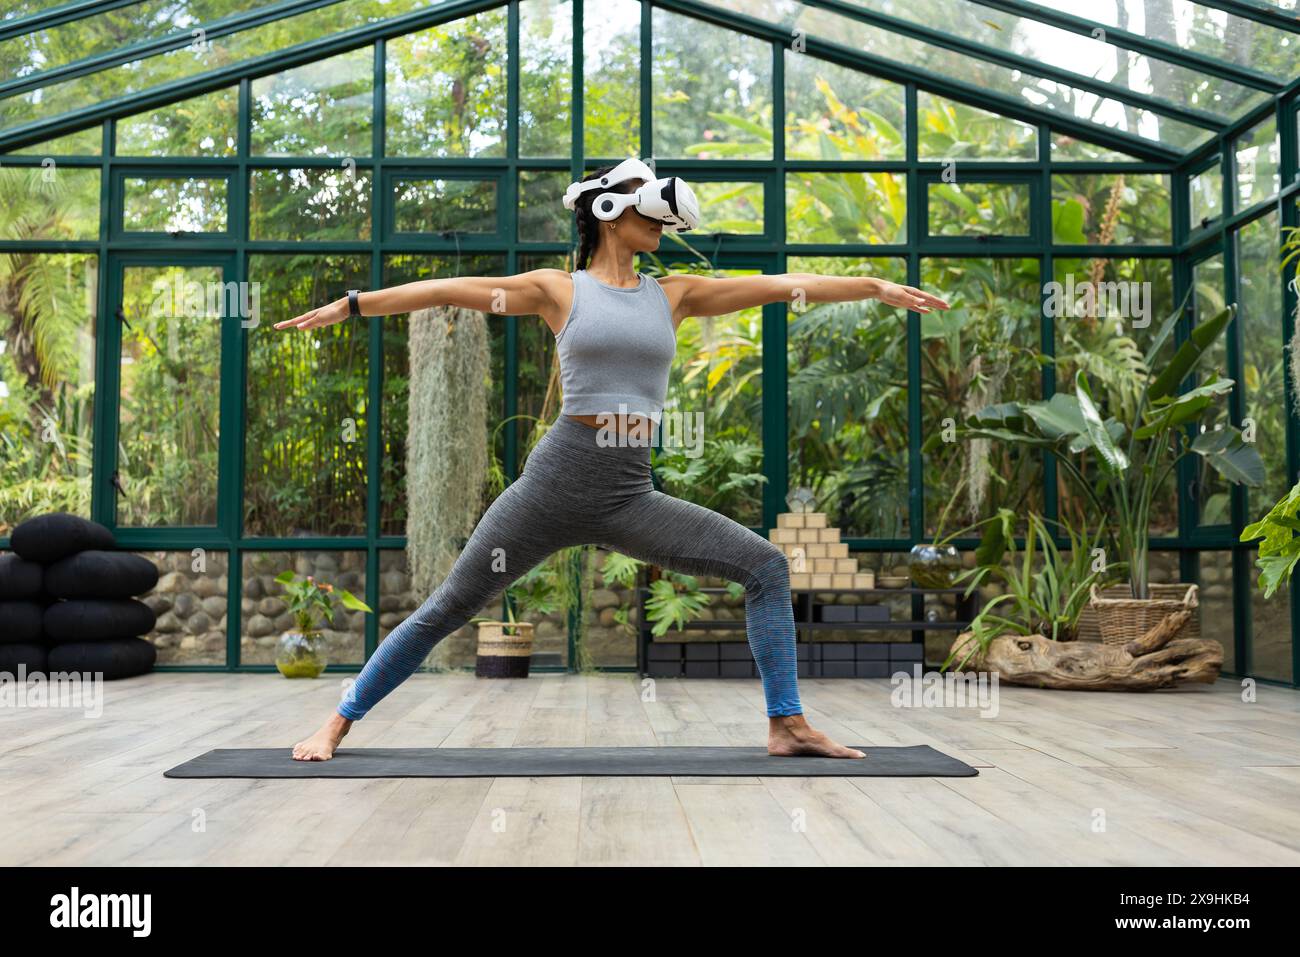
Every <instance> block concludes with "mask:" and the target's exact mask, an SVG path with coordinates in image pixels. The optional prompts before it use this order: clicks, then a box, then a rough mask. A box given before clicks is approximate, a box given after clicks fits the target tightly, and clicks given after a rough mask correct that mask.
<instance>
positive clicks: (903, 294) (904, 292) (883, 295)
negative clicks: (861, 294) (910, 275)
mask: <svg viewBox="0 0 1300 957" xmlns="http://www.w3.org/2000/svg"><path fill="white" fill-rule="evenodd" d="M876 298H877V299H879V300H880V301H881V302H883V303H886V304H887V305H890V306H902V307H903V308H904V309H908V310H910V311H912V312H929V311H930V310H931V309H949V308H951V307H950V306H949V305H948V303H946V302H944V301H943V300H942V299H940V298H939V297H938V296H932V295H930V294H929V293H928V292H922V291H921V290H920V289H917V288H916V287H915V286H903V285H899V284H898V283H896V282H887V281H885V280H881V283H880V292H878V293H877V294H876Z"/></svg>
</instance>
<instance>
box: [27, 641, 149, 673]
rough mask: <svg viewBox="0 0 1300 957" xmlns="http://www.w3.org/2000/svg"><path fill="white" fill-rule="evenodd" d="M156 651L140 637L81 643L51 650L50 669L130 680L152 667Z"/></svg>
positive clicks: (60, 646)
mask: <svg viewBox="0 0 1300 957" xmlns="http://www.w3.org/2000/svg"><path fill="white" fill-rule="evenodd" d="M157 658H158V650H157V649H156V648H154V646H153V644H152V643H151V642H148V641H145V640H144V639H143V638H119V639H117V640H115V641H81V642H73V643H72V644H67V645H58V646H56V647H54V648H51V649H50V654H49V665H48V667H49V670H50V672H57V671H75V672H77V673H78V674H85V673H86V672H90V673H91V674H102V675H103V676H104V680H105V681H117V680H118V679H120V678H133V677H135V676H136V675H142V674H144V673H145V672H146V671H149V670H150V669H151V668H153V663H154V661H156V660H157Z"/></svg>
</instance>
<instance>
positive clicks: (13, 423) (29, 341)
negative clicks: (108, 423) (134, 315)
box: [0, 250, 99, 537]
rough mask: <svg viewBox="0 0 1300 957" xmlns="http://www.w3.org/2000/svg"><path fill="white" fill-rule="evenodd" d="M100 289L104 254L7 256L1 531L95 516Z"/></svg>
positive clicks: (0, 372) (0, 271) (0, 299)
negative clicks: (57, 515)
mask: <svg viewBox="0 0 1300 957" xmlns="http://www.w3.org/2000/svg"><path fill="white" fill-rule="evenodd" d="M98 289H99V260H98V258H97V257H96V256H93V255H87V254H85V253H28V252H17V251H13V250H9V251H6V253H5V255H4V256H0V536H5V537H7V536H8V535H9V533H10V532H11V531H13V527H14V526H15V525H17V524H18V523H19V522H21V521H22V520H23V519H25V518H28V517H30V516H32V515H43V514H46V513H48V512H71V513H73V514H75V515H82V516H85V517H89V515H90V468H91V452H92V447H91V444H92V440H93V437H94V436H93V427H94V426H93V424H94V412H95V317H96V314H97V312H98V309H97V303H98V300H99V297H98Z"/></svg>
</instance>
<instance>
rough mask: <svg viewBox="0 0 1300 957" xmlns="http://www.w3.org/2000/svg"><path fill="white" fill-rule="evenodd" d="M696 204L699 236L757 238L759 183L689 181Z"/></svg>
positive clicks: (760, 226)
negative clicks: (747, 236)
mask: <svg viewBox="0 0 1300 957" xmlns="http://www.w3.org/2000/svg"><path fill="white" fill-rule="evenodd" d="M691 188H692V189H694V190H695V196H696V198H697V199H699V201H700V229H699V232H701V233H733V234H742V235H752V236H757V235H761V234H762V232H763V184H762V183H737V182H726V183H722V182H715V181H712V180H692V181H691Z"/></svg>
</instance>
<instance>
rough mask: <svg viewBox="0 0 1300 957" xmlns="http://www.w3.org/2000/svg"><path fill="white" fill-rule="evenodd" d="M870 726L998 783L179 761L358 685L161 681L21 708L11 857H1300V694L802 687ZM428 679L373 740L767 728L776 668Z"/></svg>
mask: <svg viewBox="0 0 1300 957" xmlns="http://www.w3.org/2000/svg"><path fill="white" fill-rule="evenodd" d="M800 687H801V691H802V694H803V700H804V705H805V707H806V708H807V711H808V715H809V718H810V720H812V721H813V723H814V724H816V725H817V726H819V727H821V728H823V729H825V730H826V731H828V732H830V733H832V734H834V735H836V736H838V737H839V738H840V739H841V740H843V741H845V742H846V743H854V744H873V745H907V744H929V745H931V746H933V747H935V748H936V749H938V750H940V751H944V752H946V753H948V754H951V755H953V756H954V757H957V758H960V759H961V760H963V761H966V762H967V763H969V764H972V765H975V766H977V767H978V768H979V769H980V774H979V776H978V777H974V778H803V779H800V778H781V777H777V778H672V779H669V778H531V779H530V778H499V779H443V780H431V779H402V780H398V779H386V780H385V779H380V780H308V781H276V780H224V781H223V780H169V779H167V778H164V777H163V776H162V772H163V771H164V770H165V769H166V768H169V767H171V766H173V765H175V764H179V763H181V762H182V761H185V760H186V759H188V758H191V757H194V756H195V755H197V754H200V753H202V752H203V751H206V750H208V749H210V748H218V747H275V746H283V747H286V748H287V747H288V746H289V745H290V744H291V743H292V742H294V741H296V740H298V739H299V738H301V737H303V736H304V735H305V734H306V733H307V732H308V731H310V730H311V729H312V728H314V727H315V726H316V724H317V723H318V722H319V721H320V719H321V718H322V717H323V716H324V715H325V714H326V713H327V712H328V710H329V708H330V707H331V705H332V703H333V702H334V701H336V700H337V698H338V695H339V693H340V681H339V679H338V678H335V677H329V678H327V679H322V680H318V681H286V680H284V679H282V678H280V677H278V676H275V675H231V674H210V675H209V674H153V675H149V676H146V677H143V678H139V679H134V680H131V681H126V682H116V683H110V684H108V685H106V686H105V691H106V700H105V702H104V711H103V714H102V716H100V717H97V718H92V717H85V716H83V714H82V713H81V712H80V711H75V710H70V709H36V708H6V709H3V710H0V864H3V865H6V866H9V865H57V864H81V865H118V864H122V865H149V864H327V865H329V864H373V865H392V864H449V865H452V864H454V865H475V864H552V865H554V864H560V865H571V864H581V865H643V864H644V865H714V864H758V865H762V864H800V865H802V864H808V865H821V864H835V865H846V864H847V865H859V864H889V865H898V864H962V865H970V864H1013V865H1014V864H1048V865H1110V864H1116V865H1126V864H1175V865H1219V864H1237V865H1251V866H1260V865H1296V864H1300V693H1298V692H1294V691H1290V690H1286V689H1278V688H1269V687H1262V688H1260V689H1259V691H1258V700H1257V701H1254V702H1250V703H1246V702H1243V701H1242V700H1241V695H1240V690H1239V686H1238V685H1236V684H1234V683H1232V682H1229V681H1226V680H1223V681H1220V682H1219V683H1218V684H1216V685H1214V686H1212V687H1197V688H1189V689H1184V690H1178V691H1174V692H1167V693H1158V694H1089V693H1069V692H1056V691H1037V690H1030V689H1024V688H1012V687H1008V686H1005V685H1004V686H1002V687H1001V688H1000V694H999V698H998V702H997V704H998V714H997V716H996V717H988V718H986V717H981V716H980V715H979V713H978V712H976V711H974V710H970V709H957V708H928V709H903V708H896V707H894V706H893V705H892V704H891V701H890V693H891V690H892V689H891V686H890V684H889V682H888V681H885V680H883V679H882V680H872V681H854V680H806V681H803V682H801V683H800ZM654 690H655V694H654V696H653V697H654V700H652V701H646V700H643V688H642V686H641V685H640V684H639V683H638V682H637V681H636V680H634V679H633V678H631V677H630V676H621V675H610V676H590V677H585V676H573V675H544V676H534V677H533V678H530V679H529V680H527V681H480V680H476V679H475V678H473V677H472V676H470V675H417V676H415V677H414V678H412V679H411V680H410V681H408V682H407V683H406V684H404V685H403V686H402V687H400V688H399V689H398V690H397V691H395V692H394V693H393V694H392V695H391V696H389V698H387V699H386V700H385V701H384V702H383V703H381V704H380V706H379V707H378V708H376V709H375V711H374V712H372V714H371V715H370V716H369V717H368V718H366V720H364V721H361V722H359V723H358V724H357V725H356V726H355V727H354V729H353V731H352V734H351V735H350V736H349V737H348V739H347V746H349V747H379V746H386V747H432V746H444V747H505V746H512V745H513V746H528V747H536V746H547V745H554V746H559V745H591V746H595V745H618V746H645V745H661V746H674V745H759V744H761V743H762V742H763V741H764V733H765V728H766V718H764V717H763V710H762V704H763V697H762V691H761V688H760V687H759V685H758V683H757V682H756V681H708V680H691V681H670V680H660V681H659V682H658V683H657V686H656V687H655V689H654Z"/></svg>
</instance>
